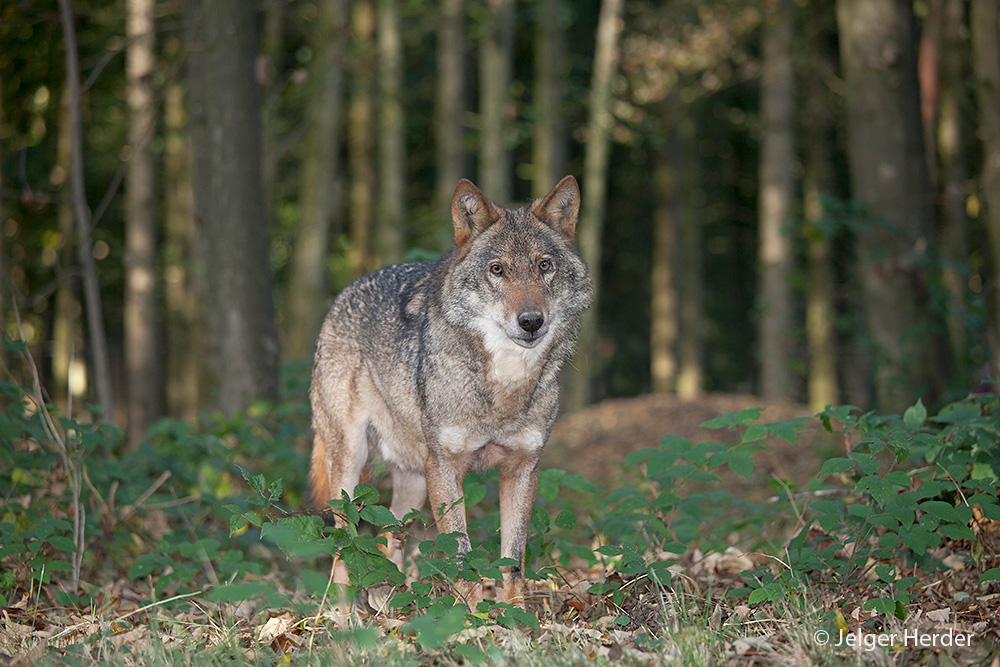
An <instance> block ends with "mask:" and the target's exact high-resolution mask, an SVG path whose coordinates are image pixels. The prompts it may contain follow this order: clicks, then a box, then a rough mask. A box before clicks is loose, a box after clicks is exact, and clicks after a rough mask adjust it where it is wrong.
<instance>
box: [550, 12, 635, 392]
mask: <svg viewBox="0 0 1000 667" xmlns="http://www.w3.org/2000/svg"><path fill="white" fill-rule="evenodd" d="M623 5H624V0H602V1H601V13H600V16H599V18H598V24H597V48H596V50H595V52H594V70H593V74H592V76H591V81H590V98H589V101H588V110H587V113H588V122H587V144H586V149H585V151H584V167H583V193H582V197H583V202H582V211H581V214H580V224H579V226H578V232H577V236H576V238H577V244H578V245H579V249H580V255H581V256H582V257H583V259H584V261H585V262H586V263H587V266H588V267H590V274H591V277H592V279H593V281H594V301H593V304H592V305H591V306H590V309H588V310H587V311H586V312H585V313H584V314H583V317H581V318H580V329H579V340H578V347H577V353H576V355H575V356H574V358H573V360H572V363H570V364H569V366H568V368H567V369H566V372H564V373H563V376H564V381H563V382H564V387H565V388H566V398H565V399H564V400H563V405H564V407H565V409H566V410H567V411H569V412H572V411H574V410H580V409H581V408H583V407H584V406H585V405H587V403H589V402H590V400H591V396H592V392H593V386H592V385H593V383H594V382H595V380H596V378H597V377H598V374H599V370H600V369H599V360H598V358H597V353H598V351H597V343H598V331H597V323H598V313H599V312H600V293H601V238H602V237H603V235H604V215H605V210H604V209H605V204H606V201H607V178H608V158H609V155H610V152H611V127H612V124H613V122H614V119H613V117H612V115H611V82H612V78H613V76H614V73H615V70H616V68H617V65H618V59H619V55H618V38H619V35H620V34H621V29H622V18H621V16H622V7H623Z"/></svg>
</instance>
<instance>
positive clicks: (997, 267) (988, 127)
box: [969, 0, 1000, 378]
mask: <svg viewBox="0 0 1000 667" xmlns="http://www.w3.org/2000/svg"><path fill="white" fill-rule="evenodd" d="M969 19H970V20H969V23H970V25H971V27H972V65H973V71H974V72H975V76H976V100H977V102H978V106H979V135H980V137H981V138H982V142H983V167H982V174H981V176H980V185H979V188H980V190H981V191H982V193H983V199H984V200H985V203H986V229H987V232H988V238H989V244H990V260H991V262H990V263H991V264H992V267H993V290H992V291H993V294H994V295H996V296H995V298H994V306H993V345H994V347H993V368H992V372H991V375H992V376H993V377H994V378H995V377H997V376H998V375H1000V36H998V32H1000V30H998V28H997V25H998V21H1000V8H998V7H997V3H996V2H995V0H972V7H971V12H970V17H969Z"/></svg>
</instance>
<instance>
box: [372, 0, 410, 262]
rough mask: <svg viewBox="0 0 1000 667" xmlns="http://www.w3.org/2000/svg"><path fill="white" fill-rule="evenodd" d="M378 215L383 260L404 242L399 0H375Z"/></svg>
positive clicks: (399, 251)
mask: <svg viewBox="0 0 1000 667" xmlns="http://www.w3.org/2000/svg"><path fill="white" fill-rule="evenodd" d="M378 52H379V132H378V136H379V216H378V225H377V231H378V239H377V243H376V244H375V246H376V251H377V252H378V255H379V259H380V260H381V263H382V264H395V263H397V262H399V261H400V260H401V259H402V258H403V250H404V247H405V245H406V122H405V118H404V116H403V100H402V95H403V39H402V35H401V33H400V28H399V2H398V0H378Z"/></svg>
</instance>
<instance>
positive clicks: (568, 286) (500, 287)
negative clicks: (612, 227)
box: [444, 176, 593, 351]
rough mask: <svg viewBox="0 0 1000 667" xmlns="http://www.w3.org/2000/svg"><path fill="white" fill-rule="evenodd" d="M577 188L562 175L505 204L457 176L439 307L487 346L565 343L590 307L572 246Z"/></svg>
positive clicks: (588, 292)
mask: <svg viewBox="0 0 1000 667" xmlns="http://www.w3.org/2000/svg"><path fill="white" fill-rule="evenodd" d="M579 208H580V190H579V188H578V187H577V184H576V179H575V178H573V177H572V176H567V177H566V178H564V179H563V180H561V181H560V182H559V184H558V185H556V186H555V188H553V189H552V191H551V192H550V193H549V194H548V195H546V196H545V197H542V198H540V199H537V200H535V201H534V202H532V203H531V204H529V205H528V206H524V207H522V208H516V209H507V208H504V207H501V206H498V205H497V204H495V203H493V202H491V201H490V200H489V199H487V198H486V197H485V196H484V195H483V193H482V192H480V191H479V189H478V188H476V186H475V185H473V184H472V183H471V182H469V181H467V180H464V179H463V180H462V181H460V182H459V184H458V187H457V188H455V194H454V196H453V197H452V203H451V216H452V223H453V224H454V226H455V249H454V251H453V255H452V261H453V265H452V268H451V271H450V276H449V278H448V280H447V281H446V284H445V303H444V306H445V311H446V314H447V316H448V319H449V320H450V321H451V322H452V323H454V324H462V325H464V326H466V327H469V328H471V329H473V330H476V331H478V332H480V333H481V334H482V336H483V340H484V342H485V345H486V347H487V348H488V349H490V350H491V351H495V350H496V349H502V348H509V347H510V346H511V344H514V345H516V346H518V347H519V348H522V349H525V350H529V349H537V350H539V351H541V350H542V349H545V348H548V347H549V344H550V342H551V341H552V340H555V339H564V340H568V338H569V335H570V332H571V330H572V327H573V325H574V324H575V322H576V319H577V318H578V317H579V315H580V313H582V312H583V311H584V310H585V309H586V308H587V306H589V305H590V301H591V297H592V292H593V289H592V287H591V282H590V273H589V271H588V270H587V267H586V265H585V264H584V262H583V260H582V259H581V258H580V256H579V254H577V252H576V249H575V247H574V239H575V232H576V219H577V213H578V211H579Z"/></svg>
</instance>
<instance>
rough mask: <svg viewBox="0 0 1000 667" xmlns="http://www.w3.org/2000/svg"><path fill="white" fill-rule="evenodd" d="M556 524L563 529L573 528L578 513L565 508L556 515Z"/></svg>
mask: <svg viewBox="0 0 1000 667" xmlns="http://www.w3.org/2000/svg"><path fill="white" fill-rule="evenodd" d="M555 524H556V526H558V527H559V528H562V529H563V530H572V529H573V528H575V527H576V515H575V514H573V513H572V512H570V511H569V510H563V511H562V512H559V516H557V517H556V521H555Z"/></svg>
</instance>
